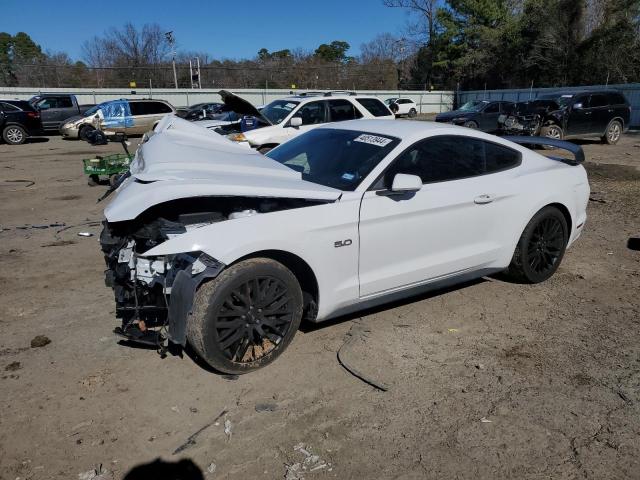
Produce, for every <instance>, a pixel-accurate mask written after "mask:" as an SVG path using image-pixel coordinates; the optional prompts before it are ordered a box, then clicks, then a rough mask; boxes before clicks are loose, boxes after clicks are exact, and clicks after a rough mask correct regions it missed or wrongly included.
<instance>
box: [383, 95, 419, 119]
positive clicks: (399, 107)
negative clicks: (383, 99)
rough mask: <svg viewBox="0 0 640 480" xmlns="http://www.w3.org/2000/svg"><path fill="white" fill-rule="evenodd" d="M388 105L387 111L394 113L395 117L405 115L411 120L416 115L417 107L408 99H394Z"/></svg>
mask: <svg viewBox="0 0 640 480" xmlns="http://www.w3.org/2000/svg"><path fill="white" fill-rule="evenodd" d="M387 100H392V99H387ZM388 105H389V110H391V111H392V112H393V113H395V115H396V117H401V116H403V115H406V116H407V117H411V118H413V117H415V116H416V115H417V114H418V105H417V104H416V102H414V101H413V100H411V99H410V98H394V99H393V101H392V102H390V103H389V104H388Z"/></svg>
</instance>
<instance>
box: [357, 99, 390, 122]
mask: <svg viewBox="0 0 640 480" xmlns="http://www.w3.org/2000/svg"><path fill="white" fill-rule="evenodd" d="M356 102H358V103H359V104H360V105H362V106H363V107H364V108H366V109H367V111H368V112H369V113H370V114H371V115H373V116H374V117H386V116H389V115H391V111H389V109H388V108H387V107H386V105H385V104H384V103H382V102H381V101H380V100H378V99H377V98H356Z"/></svg>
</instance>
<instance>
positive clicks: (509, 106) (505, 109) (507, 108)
mask: <svg viewBox="0 0 640 480" xmlns="http://www.w3.org/2000/svg"><path fill="white" fill-rule="evenodd" d="M513 106H514V105H513V103H511V102H501V103H500V111H501V112H502V113H511V112H512V111H513Z"/></svg>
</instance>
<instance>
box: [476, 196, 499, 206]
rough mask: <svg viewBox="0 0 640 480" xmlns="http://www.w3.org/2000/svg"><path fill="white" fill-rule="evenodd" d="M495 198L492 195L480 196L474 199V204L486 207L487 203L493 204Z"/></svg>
mask: <svg viewBox="0 0 640 480" xmlns="http://www.w3.org/2000/svg"><path fill="white" fill-rule="evenodd" d="M493 200H494V198H493V197H492V196H491V195H487V194H485V195H479V196H477V197H476V198H474V199H473V202H474V203H477V204H478V205H484V204H486V203H491V202H493Z"/></svg>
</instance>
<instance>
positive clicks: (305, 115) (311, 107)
mask: <svg viewBox="0 0 640 480" xmlns="http://www.w3.org/2000/svg"><path fill="white" fill-rule="evenodd" d="M295 116H296V117H301V118H302V125H316V124H318V123H325V122H326V121H327V118H326V117H327V115H326V112H325V102H311V103H307V104H306V105H303V106H302V107H300V110H298V111H297V113H296V115H295Z"/></svg>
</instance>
